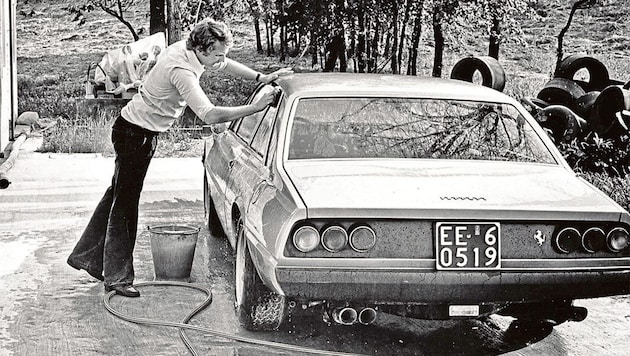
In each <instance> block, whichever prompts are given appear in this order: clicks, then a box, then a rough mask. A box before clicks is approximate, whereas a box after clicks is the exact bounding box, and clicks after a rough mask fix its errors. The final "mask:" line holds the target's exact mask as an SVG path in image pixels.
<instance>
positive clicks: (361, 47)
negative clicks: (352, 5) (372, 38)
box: [356, 7, 367, 73]
mask: <svg viewBox="0 0 630 356" xmlns="http://www.w3.org/2000/svg"><path fill="white" fill-rule="evenodd" d="M357 17H358V20H359V24H358V25H359V33H358V36H357V50H356V57H357V62H358V69H359V73H365V67H366V62H365V58H366V56H367V54H366V52H367V49H366V46H365V13H364V12H363V7H361V8H359V12H358V14H357Z"/></svg>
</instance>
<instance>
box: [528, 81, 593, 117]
mask: <svg viewBox="0 0 630 356" xmlns="http://www.w3.org/2000/svg"><path fill="white" fill-rule="evenodd" d="M584 94H586V92H585V91H584V89H582V87H581V86H579V85H578V84H577V83H575V82H574V81H573V80H570V79H565V78H553V79H551V80H549V81H548V82H547V83H546V84H545V86H544V87H543V88H542V89H541V90H540V91H539V92H538V95H537V96H536V97H537V98H538V99H540V100H543V101H545V102H547V103H549V104H550V105H553V104H555V105H564V106H566V107H568V108H569V109H571V110H573V111H575V107H576V101H577V99H578V98H579V97H581V96H582V95H584Z"/></svg>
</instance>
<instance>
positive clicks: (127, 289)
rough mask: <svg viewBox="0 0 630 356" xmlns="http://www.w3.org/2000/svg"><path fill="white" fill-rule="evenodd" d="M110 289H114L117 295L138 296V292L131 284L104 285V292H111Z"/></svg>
mask: <svg viewBox="0 0 630 356" xmlns="http://www.w3.org/2000/svg"><path fill="white" fill-rule="evenodd" d="M111 291H115V292H116V294H118V295H122V296H123V297H131V298H135V297H139V296H140V292H139V291H138V290H137V289H136V288H135V287H134V286H132V285H131V284H129V285H126V286H123V285H117V286H108V285H105V292H111Z"/></svg>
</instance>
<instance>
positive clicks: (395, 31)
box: [390, 1, 402, 74]
mask: <svg viewBox="0 0 630 356" xmlns="http://www.w3.org/2000/svg"><path fill="white" fill-rule="evenodd" d="M393 6H394V10H393V14H392V22H393V28H392V37H393V39H394V43H392V60H391V63H390V65H391V68H392V73H394V74H398V73H399V70H398V40H399V37H398V1H394V4H393ZM400 37H402V33H401V34H400Z"/></svg>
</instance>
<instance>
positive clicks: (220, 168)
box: [204, 86, 263, 237]
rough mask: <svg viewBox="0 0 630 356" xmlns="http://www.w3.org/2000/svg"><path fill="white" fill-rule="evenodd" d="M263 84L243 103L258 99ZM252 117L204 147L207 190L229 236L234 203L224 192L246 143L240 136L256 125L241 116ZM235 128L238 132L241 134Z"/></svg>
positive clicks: (215, 137) (229, 127)
mask: <svg viewBox="0 0 630 356" xmlns="http://www.w3.org/2000/svg"><path fill="white" fill-rule="evenodd" d="M262 87H263V86H260V87H258V88H257V89H256V90H255V91H254V92H253V93H252V95H250V97H249V98H248V99H247V101H246V104H250V103H252V102H253V101H254V100H259V99H260V96H261V95H262V94H259V92H260V90H261V89H262ZM254 115H256V114H254ZM251 116H253V115H250V116H247V117H245V118H241V119H238V120H235V121H232V122H231V123H230V124H229V126H228V128H227V129H226V130H224V131H223V132H220V133H216V134H213V137H212V141H211V142H212V143H211V144H208V145H207V146H206V147H207V152H206V157H205V159H204V162H205V165H206V167H207V170H208V184H209V186H210V189H209V193H210V196H211V198H212V201H213V202H214V205H215V208H216V211H217V215H218V216H219V219H220V221H221V222H223V229H224V230H225V232H226V233H227V236H228V237H229V236H230V234H231V232H232V231H231V230H232V226H230V224H229V222H230V221H232V220H231V216H230V215H231V214H230V212H231V207H232V203H233V202H234V200H233V194H232V195H230V197H229V198H228V196H227V195H226V193H228V190H227V188H228V178H229V176H230V173H231V171H232V169H233V167H234V165H235V163H236V162H237V160H238V159H239V157H240V156H241V154H242V153H243V150H244V148H245V147H246V146H247V142H245V140H244V139H243V137H247V136H248V135H249V134H248V132H252V135H253V129H254V128H255V127H252V123H255V122H256V120H252V122H247V121H246V123H245V124H243V121H244V119H246V118H247V119H248V120H249V118H250V117H251ZM237 131H240V136H239V134H238V133H237ZM208 147H209V148H208Z"/></svg>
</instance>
